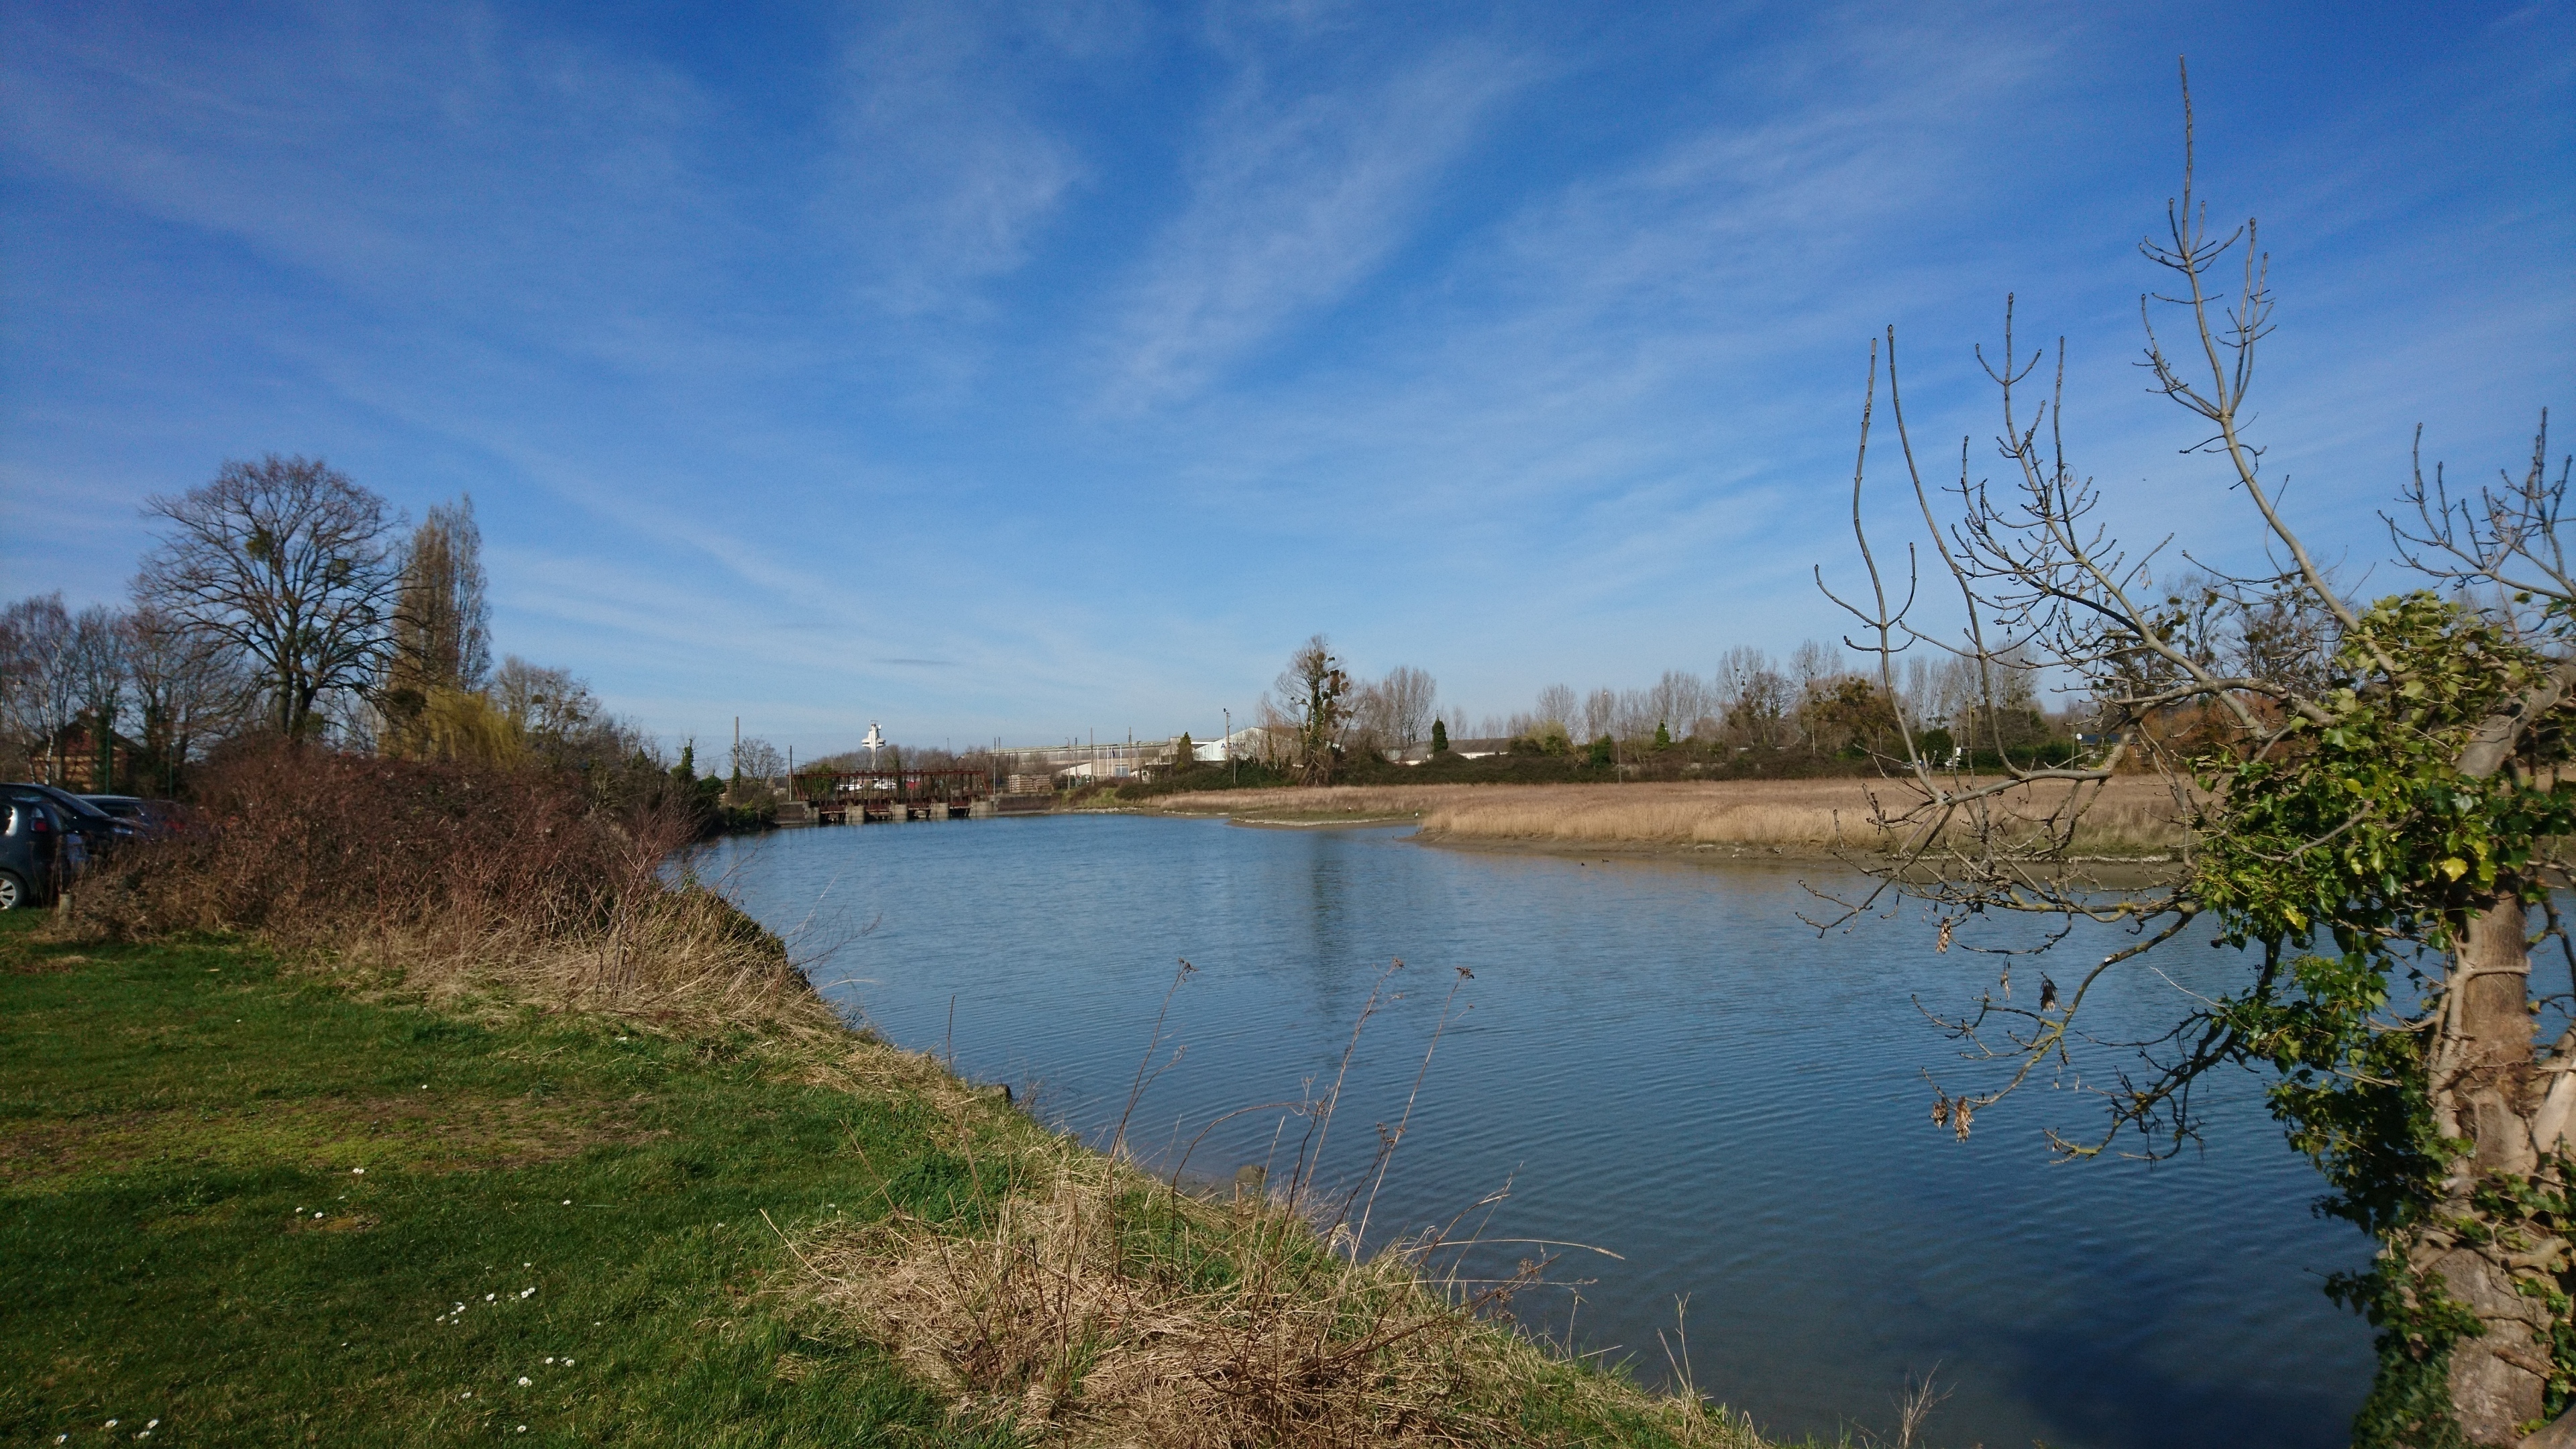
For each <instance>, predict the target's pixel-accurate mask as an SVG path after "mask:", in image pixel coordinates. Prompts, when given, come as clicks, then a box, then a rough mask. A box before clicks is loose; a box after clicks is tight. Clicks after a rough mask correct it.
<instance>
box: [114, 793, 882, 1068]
mask: <svg viewBox="0 0 2576 1449" xmlns="http://www.w3.org/2000/svg"><path fill="white" fill-rule="evenodd" d="M197 796H198V817H199V820H200V822H201V824H200V828H198V829H196V830H195V831H193V832H192V833H190V834H188V835H185V836H183V837H181V838H178V839H175V840H169V841H163V842H157V843H155V844H153V845H150V846H147V847H144V848H141V849H139V850H136V851H133V852H132V853H130V854H129V855H128V856H127V857H125V858H123V859H121V860H119V861H117V862H116V863H115V868H114V869H113V870H108V871H100V872H94V873H93V874H92V875H91V876H90V877H89V878H87V879H86V880H84V881H83V882H82V884H81V886H80V888H79V889H78V891H77V892H76V893H75V894H74V896H73V902H72V906H73V908H72V910H71V911H70V912H69V915H70V917H71V921H72V928H73V929H75V930H89V931H96V932H101V933H104V934H110V935H121V936H145V935H151V934H155V933H160V932H168V931H217V932H239V933H246V934H251V935H256V936H257V937H259V938H260V939H262V940H264V941H266V942H268V943H269V944H271V945H273V946H277V947H280V948H283V949H286V950H289V951H292V952H297V953H299V954H303V955H306V956H309V957H311V958H313V959H314V960H316V961H317V962H319V963H324V964H328V965H331V966H334V967H348V966H356V967H364V968H373V969H376V970H379V971H383V972H388V973H391V974H392V975H393V976H395V977H397V978H399V979H400V980H401V981H402V982H403V983H404V984H405V985H407V986H409V987H411V988H413V989H417V990H422V991H425V992H427V993H428V994H430V995H431V996H432V997H435V998H454V997H457V996H460V995H464V994H477V993H479V994H481V995H484V996H494V997H498V998H500V999H504V1000H508V1001H513V1002H524V1003H532V1004H538V1005H543V1006H548V1007H554V1008H578V1009H585V1010H601V1011H613V1012H618V1013H621V1014H625V1015H630V1016H634V1017H637V1018H639V1019H644V1020H652V1021H661V1022H672V1023H684V1024H686V1025H689V1026H695V1027H707V1026H739V1025H755V1026H762V1027H767V1028H773V1029H789V1030H805V1031H815V1030H821V1031H837V1030H838V1029H839V1026H840V1024H839V1022H838V1020H837V1019H836V1018H834V1017H833V1016H832V1014H831V1012H830V1010H829V1008H828V1007H825V1006H824V1005H823V1004H822V1003H821V1002H820V1001H819V1000H818V999H817V998H815V997H814V995H813V993H812V992H811V990H810V989H808V987H807V986H806V983H805V981H804V979H803V977H802V976H801V975H799V974H798V973H797V972H796V970H795V969H794V967H793V966H792V965H791V964H790V962H789V960H788V957H787V953H786V951H785V949H784V947H783V946H782V945H781V943H780V942H779V941H778V940H777V939H776V938H775V937H772V936H770V935H769V934H768V933H767V932H765V931H762V930H761V929H760V928H759V927H758V926H757V925H755V924H753V923H752V922H751V921H750V920H749V919H748V918H746V917H745V916H743V915H742V914H741V913H740V912H739V911H736V910H734V909H733V908H732V907H731V906H730V905H729V904H727V903H726V902H725V901H724V900H723V899H722V898H721V897H719V896H717V895H716V894H714V893H713V892H710V891H707V890H704V889H683V890H674V889H671V888H668V887H667V886H665V885H664V884H663V882H662V880H661V876H660V871H661V868H662V863H663V861H664V860H666V859H667V858H668V857H669V855H670V853H671V851H672V850H674V849H676V848H677V847H679V846H680V845H682V844H683V843H685V842H686V841H687V840H688V838H689V836H690V833H691V830H690V822H689V821H687V820H686V819H684V818H682V817H680V816H678V815H676V814H668V815H666V814H660V813H655V812H651V811H639V812H629V813H626V814H624V815H622V816H621V815H612V814H610V813H608V812H604V811H601V810H597V809H594V808H592V807H591V805H590V804H589V803H588V802H587V801H585V800H584V799H583V797H582V794H581V792H580V790H579V788H578V787H577V784H576V783H575V782H574V781H571V780H568V779H566V778H564V777H563V776H561V775H559V774H556V773H553V772H549V771H545V770H539V769H530V770H523V771H500V770H491V769H486V768H477V767H472V766H465V765H458V764H452V763H444V762H417V761H402V760H387V759H376V758H370V757H366V756H356V755H343V754H336V753H333V752H331V751H327V750H322V749H318V748H311V747H300V746H293V745H288V744H284V743H279V742H269V743H261V744H254V745H251V746H247V747H245V748H242V749H239V750H237V751H235V752H234V753H232V754H231V755H229V756H227V757H224V758H220V759H218V760H217V761H215V762H212V763H210V764H209V765H208V766H206V767H205V768H204V769H203V770H202V772H201V774H200V777H199V779H198V782H197Z"/></svg>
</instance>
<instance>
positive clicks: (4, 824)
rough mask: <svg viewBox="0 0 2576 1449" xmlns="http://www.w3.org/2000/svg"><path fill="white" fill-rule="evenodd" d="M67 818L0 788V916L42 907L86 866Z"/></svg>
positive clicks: (24, 794)
mask: <svg viewBox="0 0 2576 1449" xmlns="http://www.w3.org/2000/svg"><path fill="white" fill-rule="evenodd" d="M70 818H71V816H70V812H69V811H67V810H65V809H63V808H62V807H61V806H60V805H57V804H56V803H54V801H53V800H51V799H49V798H47V797H46V796H44V795H41V794H38V793H36V792H35V791H33V790H29V789H26V788H24V787H21V786H16V785H7V786H0V911H16V910H24V909H26V908H27V907H29V906H41V905H43V904H44V903H45V902H47V901H49V900H52V899H53V898H54V893H55V892H56V891H58V890H60V889H61V888H62V883H63V882H64V881H65V880H67V879H69V878H70V877H72V876H74V875H77V874H79V873H80V869H81V867H82V866H84V865H86V864H87V863H88V857H89V850H88V846H87V843H86V841H85V839H84V838H83V837H82V835H81V833H80V832H79V831H77V830H74V829H72V828H70V824H69V821H70Z"/></svg>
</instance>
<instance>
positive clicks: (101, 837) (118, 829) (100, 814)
mask: <svg viewBox="0 0 2576 1449" xmlns="http://www.w3.org/2000/svg"><path fill="white" fill-rule="evenodd" d="M0 788H5V789H9V790H32V791H34V792H35V793H36V794H38V795H41V796H43V797H44V798H46V799H48V800H51V801H53V802H54V803H55V804H56V805H59V806H61V807H62V810H63V813H64V815H65V816H66V817H67V818H66V819H65V820H64V821H63V824H64V826H65V828H67V829H69V830H72V831H74V832H76V833H78V834H79V835H80V836H81V838H82V841H83V842H84V843H85V844H87V845H88V847H89V853H90V854H91V855H99V854H102V853H104V852H105V851H106V850H107V849H108V848H109V847H110V846H113V845H114V844H116V842H118V841H120V840H131V839H133V838H134V837H135V836H136V835H138V834H140V833H141V832H140V831H138V830H136V829H135V828H134V824H133V822H132V821H127V820H119V819H117V818H116V817H115V816H113V815H110V814H108V813H107V812H106V811H104V810H101V809H100V808H98V807H97V806H95V805H93V804H91V803H90V802H88V801H87V800H84V799H82V798H81V797H80V796H78V795H75V794H73V793H72V792H71V791H69V790H62V789H57V788H55V787H54V786H52V785H39V784H36V783H34V782H32V781H27V780H20V781H16V782H14V783H12V784H9V785H7V786H5V787H0Z"/></svg>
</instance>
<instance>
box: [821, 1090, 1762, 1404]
mask: <svg viewBox="0 0 2576 1449" xmlns="http://www.w3.org/2000/svg"><path fill="white" fill-rule="evenodd" d="M1020 1147H1021V1150H1020V1152H1019V1154H1018V1156H1017V1157H1016V1158H1015V1159H1014V1160H1011V1161H999V1160H995V1161H988V1162H987V1163H985V1164H984V1165H983V1167H982V1169H981V1170H982V1171H984V1172H987V1173H995V1174H999V1173H1008V1174H1009V1175H1010V1176H1011V1177H1012V1179H1013V1180H1014V1181H1015V1182H1017V1183H1019V1184H1021V1186H1020V1187H1019V1188H1017V1189H1016V1190H1014V1191H1013V1192H1011V1193H1010V1194H1009V1195H1007V1196H1006V1197H1004V1198H1003V1199H1002V1201H1001V1204H1000V1206H999V1207H998V1209H996V1210H995V1211H993V1212H991V1213H989V1214H987V1215H986V1217H985V1219H984V1220H983V1221H981V1222H979V1223H974V1224H957V1223H938V1222H932V1221H928V1220H925V1219H922V1218H919V1217H915V1216H911V1215H908V1214H902V1213H896V1214H893V1215H892V1216H890V1217H889V1218H888V1219H886V1220H885V1221H882V1222H879V1223H875V1224H871V1225H868V1226H865V1227H859V1228H848V1229H839V1230H833V1231H828V1232H826V1233H823V1234H821V1235H818V1236H817V1237H815V1238H813V1239H811V1240H809V1241H808V1242H805V1243H803V1244H801V1245H799V1248H798V1252H799V1256H800V1257H801V1258H802V1260H803V1261H804V1263H805V1266H806V1268H807V1270H808V1285H807V1286H808V1291H810V1292H811V1293H812V1294H813V1295H814V1296H815V1298H816V1299H817V1301H818V1302H820V1303H821V1304H822V1305H824V1306H825V1307H827V1308H828V1309H830V1310H832V1311H834V1312H836V1313H838V1314H841V1315H844V1316H845V1317H846V1318H847V1319H849V1320H850V1321H852V1322H854V1323H856V1324H857V1325H859V1326H860V1328H861V1329H862V1331H864V1332H865V1333H866V1334H867V1335H868V1336H869V1337H871V1338H873V1339H875V1340H876V1341H878V1342H880V1343H884V1344H886V1345H888V1346H889V1347H891V1348H892V1349H893V1350H894V1351H895V1352H896V1353H897V1354H898V1355H900V1356H901V1358H902V1359H903V1360H904V1361H905V1363H906V1364H908V1365H909V1366H910V1367H911V1369H912V1370H913V1372H914V1373H915V1374H917V1375H918V1376H920V1377H921V1378H923V1379H924V1380H926V1381H928V1382H930V1383H932V1384H935V1385H937V1386H938V1387H940V1388H941V1389H942V1390H944V1391H945V1392H947V1393H949V1394H952V1395H954V1396H955V1399H956V1403H957V1407H958V1412H959V1413H960V1414H961V1415H963V1416H965V1417H967V1418H969V1419H971V1420H974V1421H976V1422H980V1423H994V1424H1008V1425H1011V1426H1013V1427H1014V1428H1015V1429H1017V1430H1018V1431H1019V1432H1020V1433H1021V1434H1023V1435H1025V1436H1027V1437H1028V1438H1030V1439H1031V1440H1033V1441H1037V1442H1045V1443H1060V1444H1067V1445H1078V1446H1094V1445H1098V1446H1108V1445H1152V1446H1157V1449H1220V1446H1226V1449H1231V1446H1249V1445H1277V1446H1300V1449H1302V1446H1317V1449H1321V1446H1335V1445H1353V1446H1357V1445H1381V1444H1384V1445H1502V1444H1578V1443H1592V1444H1598V1443H1618V1444H1675V1445H1706V1446H1711V1449H1761V1445H1762V1441H1761V1439H1760V1438H1759V1437H1758V1436H1756V1435H1755V1434H1754V1432H1753V1431H1752V1428H1751V1426H1750V1425H1749V1424H1748V1423H1745V1422H1743V1421H1741V1420H1740V1419H1736V1418H1734V1417H1732V1416H1729V1415H1727V1414H1726V1413H1725V1412H1724V1411H1723V1410H1719V1411H1715V1412H1712V1411H1711V1410H1709V1409H1708V1408H1707V1407H1706V1406H1705V1405H1704V1404H1702V1403H1701V1402H1700V1401H1699V1400H1698V1399H1696V1398H1695V1397H1690V1396H1680V1397H1658V1396H1650V1395H1648V1394H1646V1393H1644V1392H1642V1391H1641V1390H1639V1389H1637V1388H1636V1387H1635V1386H1633V1385H1632V1384H1629V1383H1627V1382H1626V1381H1624V1380H1621V1379H1617V1378H1613V1377H1611V1376H1608V1375H1605V1374H1602V1373H1598V1372H1593V1371H1588V1370H1581V1369H1577V1368H1575V1367H1573V1366H1572V1365H1570V1364H1568V1363H1567V1362H1565V1361H1564V1360H1563V1359H1562V1358H1559V1357H1557V1356H1554V1355H1553V1354H1551V1353H1549V1352H1548V1351H1546V1350H1544V1349H1542V1348H1540V1347H1539V1346H1537V1345H1534V1344H1532V1343H1530V1342H1529V1341H1527V1340H1525V1339H1523V1338H1520V1337H1518V1336H1516V1335H1514V1334H1512V1333H1510V1332H1508V1331H1505V1330H1504V1329H1501V1328H1498V1327H1496V1326H1494V1325H1492V1324H1489V1323H1485V1322H1482V1321H1480V1320H1479V1319H1478V1317H1477V1316H1476V1313H1475V1311H1474V1310H1475V1309H1476V1308H1477V1307H1478V1306H1479V1304H1478V1302H1477V1301H1476V1300H1475V1299H1473V1298H1468V1297H1466V1296H1464V1295H1463V1294H1462V1293H1461V1292H1460V1291H1458V1290H1457V1289H1456V1288H1455V1285H1446V1286H1448V1288H1449V1290H1450V1291H1446V1292H1444V1291H1442V1289H1443V1286H1444V1285H1441V1284H1438V1283H1435V1282H1433V1281H1431V1279H1430V1278H1429V1277H1428V1276H1427V1275H1426V1272H1425V1269H1426V1265H1427V1264H1428V1263H1429V1262H1430V1261H1431V1259H1432V1257H1433V1255H1434V1254H1435V1253H1436V1252H1437V1251H1438V1250H1439V1249H1440V1248H1441V1246H1442V1245H1441V1244H1439V1243H1437V1242H1436V1241H1430V1240H1424V1241H1416V1242H1412V1243H1406V1244H1400V1245H1397V1246H1396V1247H1393V1248H1390V1249H1388V1250H1387V1251H1384V1252H1381V1253H1379V1254H1378V1255H1377V1256H1375V1257H1373V1258H1369V1259H1366V1260H1360V1261H1354V1259H1353V1257H1352V1256H1351V1255H1350V1252H1349V1249H1350V1242H1349V1239H1348V1238H1347V1236H1341V1235H1337V1237H1336V1240H1335V1241H1333V1242H1327V1241H1326V1240H1325V1239H1324V1238H1322V1237H1320V1236H1319V1235H1318V1234H1317V1232H1316V1230H1315V1228H1314V1227H1313V1225H1312V1224H1311V1223H1309V1222H1308V1221H1307V1220H1306V1219H1305V1218H1304V1217H1303V1216H1301V1215H1299V1214H1298V1213H1296V1212H1294V1211H1292V1210H1291V1209H1290V1208H1289V1207H1288V1206H1286V1205H1285V1204H1282V1203H1278V1202H1273V1201H1270V1200H1267V1199H1264V1198H1259V1197H1251V1198H1238V1199H1236V1200H1234V1201H1231V1202H1223V1203H1220V1202H1213V1201H1207V1200H1202V1199H1199V1198H1196V1197H1192V1196H1189V1195H1186V1194H1180V1193H1175V1192H1174V1191H1172V1190H1171V1189H1170V1188H1169V1187H1168V1186H1167V1185H1165V1184H1161V1183H1158V1182H1156V1181H1154V1180H1153V1179H1151V1178H1148V1177H1145V1176H1143V1175H1142V1174H1140V1173H1138V1172H1137V1171H1135V1170H1134V1169H1132V1168H1130V1167H1128V1166H1127V1165H1126V1164H1124V1163H1122V1162H1119V1161H1116V1160H1114V1159H1111V1158H1108V1157H1103V1156H1101V1155H1099V1154H1095V1153H1087V1152H1082V1151H1080V1150H1079V1149H1076V1148H1072V1147H1071V1146H1070V1145H1069V1144H1066V1143H1064V1142H1062V1141H1061V1140H1057V1139H1051V1138H1050V1139H1035V1140H1028V1141H1025V1142H1023V1143H1022V1144H1021V1145H1020ZM1491 1297H1492V1295H1491V1293H1490V1292H1489V1294H1488V1295H1487V1298H1488V1300H1489V1302H1490V1299H1491Z"/></svg>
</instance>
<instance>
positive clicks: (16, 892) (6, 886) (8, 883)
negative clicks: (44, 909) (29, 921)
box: [0, 870, 30, 911]
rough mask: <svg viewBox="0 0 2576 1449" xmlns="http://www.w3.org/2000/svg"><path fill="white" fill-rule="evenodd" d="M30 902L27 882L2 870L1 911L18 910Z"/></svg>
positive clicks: (0, 879) (0, 887)
mask: <svg viewBox="0 0 2576 1449" xmlns="http://www.w3.org/2000/svg"><path fill="white" fill-rule="evenodd" d="M29 903H30V902H29V900H28V896H27V883H26V882H25V881H22V880H20V879H18V878H17V877H16V876H14V875H12V874H10V873H9V872H7V871H5V870H0V911H14V910H18V909H20V908H22V907H24V906H26V905H28V904H29Z"/></svg>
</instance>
